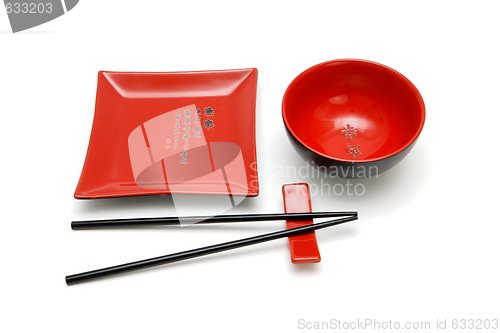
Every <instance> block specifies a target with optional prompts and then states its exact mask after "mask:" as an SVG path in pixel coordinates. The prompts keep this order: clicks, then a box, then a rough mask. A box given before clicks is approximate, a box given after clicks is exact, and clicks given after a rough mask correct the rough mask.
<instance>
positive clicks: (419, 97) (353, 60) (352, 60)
mask: <svg viewBox="0 0 500 333" xmlns="http://www.w3.org/2000/svg"><path fill="white" fill-rule="evenodd" d="M341 62H350V63H361V64H369V65H372V66H376V67H380V68H382V69H383V70H386V71H388V72H391V73H392V74H394V75H395V76H397V77H399V78H400V79H401V80H402V82H403V83H404V84H406V86H407V87H408V88H410V90H411V91H412V93H413V94H414V96H415V97H416V99H417V101H418V104H419V106H420V113H421V118H420V123H419V125H418V129H417V131H415V134H414V135H413V136H412V137H411V138H410V140H408V142H407V143H405V144H404V145H402V146H401V147H400V148H398V149H396V150H394V151H393V152H391V153H388V154H385V155H383V156H380V157H375V158H365V159H357V160H353V159H344V158H336V157H332V156H329V155H327V154H324V153H322V152H319V151H318V150H316V149H314V148H312V147H310V146H309V145H307V144H306V143H305V142H304V141H303V140H302V139H301V138H299V137H298V136H297V135H296V133H295V132H294V131H293V130H292V129H291V126H290V123H289V121H288V119H287V117H286V113H285V101H286V100H287V98H288V95H289V94H290V90H291V89H292V88H293V87H294V86H296V85H297V83H298V82H299V81H300V80H301V79H302V78H303V77H304V76H306V75H308V74H309V73H312V72H314V71H316V70H318V69H319V68H321V67H324V66H326V65H329V64H331V63H341ZM281 116H282V118H283V122H284V123H285V126H286V129H287V130H288V131H289V132H290V134H292V136H293V137H294V138H295V140H297V141H298V142H300V144H302V145H303V146H304V147H305V148H306V149H308V150H310V151H312V152H313V153H315V154H318V155H320V156H323V157H324V158H327V159H329V160H332V161H339V162H347V163H365V162H376V161H381V160H385V159H387V158H389V157H392V156H395V155H397V154H399V153H401V152H402V151H404V150H405V149H406V148H408V147H410V146H411V145H412V144H413V143H414V142H415V141H416V140H417V138H418V137H419V136H420V133H421V132H422V129H423V127H424V123H425V117H426V112H425V104H424V100H423V98H422V95H421V94H420V92H419V91H418V89H417V87H416V86H415V85H414V84H413V83H412V82H411V81H410V80H409V79H408V78H407V77H406V76H404V75H403V74H401V73H400V72H398V71H396V70H395V69H393V68H391V67H389V66H386V65H383V64H381V63H378V62H375V61H371V60H364V59H356V58H341V59H334V60H328V61H324V62H321V63H319V64H316V65H314V66H312V67H309V68H308V69H306V70H304V71H303V72H302V73H300V74H299V75H297V76H296V77H295V78H294V79H293V80H292V82H290V84H289V85H288V87H287V89H286V91H285V94H284V95H283V100H282V103H281Z"/></svg>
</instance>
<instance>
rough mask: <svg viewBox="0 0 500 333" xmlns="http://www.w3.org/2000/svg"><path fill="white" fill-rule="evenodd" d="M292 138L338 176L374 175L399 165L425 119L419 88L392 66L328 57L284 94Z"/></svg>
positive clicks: (304, 153)
mask: <svg viewBox="0 0 500 333" xmlns="http://www.w3.org/2000/svg"><path fill="white" fill-rule="evenodd" d="M282 114H283V121H284V122H285V126H286V129H287V133H288V134H289V138H290V140H291V142H292V143H293V144H294V146H295V148H296V149H297V151H298V152H299V153H300V154H301V155H302V156H303V157H304V158H305V159H307V160H313V161H314V162H315V163H316V164H319V165H323V166H328V167H338V168H340V169H341V170H340V171H341V172H339V173H338V175H340V176H343V177H350V178H363V177H367V176H373V175H375V174H378V173H381V172H383V171H386V170H388V169H389V168H391V167H393V166H394V165H396V164H397V163H398V162H399V161H401V159H403V157H404V156H406V154H408V152H409V151H410V150H411V148H412V147H413V145H414V143H415V141H416V139H417V137H418V136H419V134H420V132H421V131H422V128H423V126H424V121H425V106H424V101H423V99H422V96H421V95H420V93H419V92H418V90H417V88H416V87H415V86H414V85H413V84H412V83H411V82H410V80H408V79H407V78H406V77H404V76H403V75H402V74H400V73H398V72H397V71H395V70H394V69H392V68H389V67H387V66H384V65H381V64H378V63H375V62H371V61H366V60H357V59H340V60H332V61H327V62H324V63H321V64H318V65H316V66H313V67H311V68H309V69H307V70H306V71H304V72H302V73H301V74H300V75H299V76H297V77H296V78H295V79H294V80H293V81H292V83H291V84H290V85H289V86H288V89H287V90H286V92H285V95H284V97H283V105H282Z"/></svg>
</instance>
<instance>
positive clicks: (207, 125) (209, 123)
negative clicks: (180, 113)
mask: <svg viewBox="0 0 500 333" xmlns="http://www.w3.org/2000/svg"><path fill="white" fill-rule="evenodd" d="M214 126H215V124H214V121H213V120H211V119H207V120H205V121H204V122H203V127H205V128H207V129H210V128H212V127H214Z"/></svg>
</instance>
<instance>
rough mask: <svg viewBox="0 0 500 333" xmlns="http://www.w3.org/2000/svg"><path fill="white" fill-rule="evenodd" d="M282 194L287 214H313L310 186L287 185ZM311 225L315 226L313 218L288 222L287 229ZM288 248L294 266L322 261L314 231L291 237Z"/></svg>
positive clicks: (303, 184) (304, 184)
mask: <svg viewBox="0 0 500 333" xmlns="http://www.w3.org/2000/svg"><path fill="white" fill-rule="evenodd" d="M282 192H283V204H284V208H285V213H310V212H312V207H311V193H310V190H309V184H307V183H295V184H285V185H283V187H282ZM311 224H313V220H312V218H304V219H302V220H297V219H293V220H292V219H287V220H286V227H287V229H293V228H297V227H302V226H306V225H311ZM288 246H289V249H290V258H291V260H292V263H294V264H305V263H318V262H320V261H321V255H320V253H319V248H318V242H317V240H316V233H315V232H314V231H311V232H309V233H306V234H302V235H298V236H293V237H289V238H288Z"/></svg>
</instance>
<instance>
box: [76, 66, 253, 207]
mask: <svg viewBox="0 0 500 333" xmlns="http://www.w3.org/2000/svg"><path fill="white" fill-rule="evenodd" d="M256 89H257V70H256V69H238V70H224V71H204V72H173V73H123V72H100V73H99V75H98V84H97V97H96V106H95V114H94V123H93V126H92V133H91V136H90V142H89V147H88V151H87V157H86V159H85V164H84V167H83V170H82V174H81V177H80V181H79V183H78V186H77V189H76V191H75V198H78V199H82V198H87V199H89V198H107V197H121V196H136V195H156V194H217V195H238V196H256V195H258V192H259V187H258V179H257V163H256V151H255V106H256Z"/></svg>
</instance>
